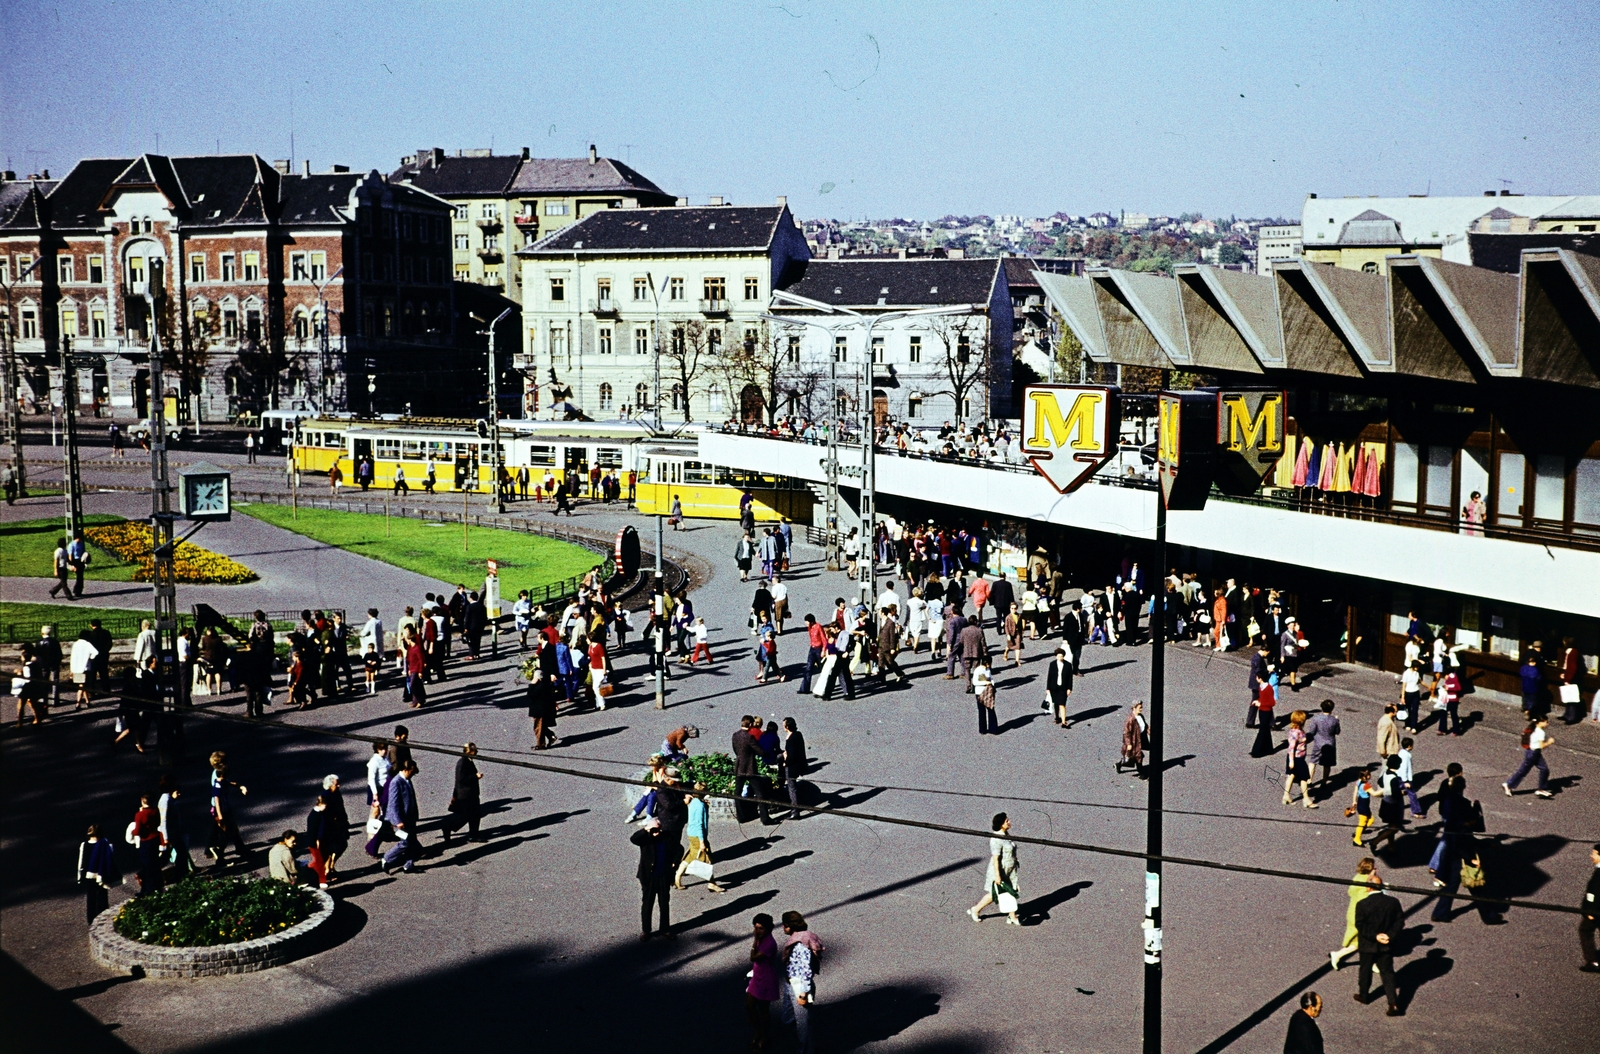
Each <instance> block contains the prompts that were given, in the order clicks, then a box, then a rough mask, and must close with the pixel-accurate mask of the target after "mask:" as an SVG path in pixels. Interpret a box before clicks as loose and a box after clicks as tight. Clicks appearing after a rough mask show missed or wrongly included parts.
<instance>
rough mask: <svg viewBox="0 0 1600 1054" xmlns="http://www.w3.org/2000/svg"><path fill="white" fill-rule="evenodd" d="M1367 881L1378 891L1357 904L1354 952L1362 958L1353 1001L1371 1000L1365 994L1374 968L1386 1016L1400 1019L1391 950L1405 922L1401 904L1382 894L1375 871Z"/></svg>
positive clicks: (1398, 998) (1398, 939)
mask: <svg viewBox="0 0 1600 1054" xmlns="http://www.w3.org/2000/svg"><path fill="white" fill-rule="evenodd" d="M1370 881H1372V882H1373V883H1374V884H1376V885H1377V888H1376V889H1374V890H1373V891H1372V892H1371V893H1369V894H1367V895H1366V897H1364V898H1363V899H1362V900H1361V901H1360V902H1359V903H1357V904H1356V938H1357V941H1356V950H1357V951H1358V952H1359V953H1360V955H1361V959H1360V963H1361V965H1360V970H1359V973H1358V975H1357V978H1356V983H1357V985H1358V987H1359V989H1360V990H1359V991H1358V992H1356V995H1355V1001H1356V1002H1358V1003H1367V1002H1370V1001H1371V1000H1370V998H1369V996H1368V994H1367V993H1368V991H1369V990H1370V989H1371V988H1372V968H1373V967H1374V966H1376V967H1377V968H1378V976H1379V977H1380V978H1381V979H1382V980H1383V995H1384V998H1385V999H1386V1000H1388V1003H1389V1010H1388V1015H1389V1016H1390V1017H1401V1016H1402V1015H1404V1014H1405V1011H1404V1010H1401V1009H1400V993H1399V991H1398V989H1397V988H1396V986H1395V981H1394V950H1395V945H1396V944H1398V943H1399V941H1400V933H1401V931H1402V930H1403V929H1404V928H1405V922H1404V920H1403V919H1402V917H1401V913H1400V902H1399V901H1398V900H1396V899H1395V898H1394V897H1391V896H1390V895H1389V894H1387V893H1385V892H1383V886H1382V885H1381V883H1382V881H1383V880H1382V879H1381V878H1380V877H1379V875H1378V873H1377V872H1376V871H1374V872H1373V873H1372V878H1371V880H1370Z"/></svg>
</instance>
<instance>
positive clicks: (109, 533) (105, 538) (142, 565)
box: [83, 521, 257, 585]
mask: <svg viewBox="0 0 1600 1054" xmlns="http://www.w3.org/2000/svg"><path fill="white" fill-rule="evenodd" d="M83 534H84V537H85V538H87V539H88V540H89V541H90V542H91V543H92V544H94V545H96V546H98V547H99V548H101V549H104V550H106V551H107V552H109V553H113V554H115V555H116V556H118V557H120V558H121V559H123V560H126V561H128V562H129V563H134V564H138V566H139V569H138V570H137V571H135V572H134V574H133V580H134V581H135V582H148V581H150V579H151V578H152V577H153V576H154V574H155V558H154V556H153V555H152V554H151V550H152V549H154V547H155V542H154V541H153V540H152V537H151V533H150V525H149V524H145V523H133V522H131V521H130V522H123V523H113V524H108V525H107V526H104V527H90V528H88V529H86V530H85V531H84V532H83ZM173 565H174V568H175V570H176V572H177V578H178V581H180V582H190V583H211V584H217V585H240V584H242V583H245V582H254V581H255V580H256V577H257V576H256V573H255V572H254V571H252V570H250V569H249V568H248V567H246V566H245V565H244V564H241V563H239V562H238V561H237V560H230V559H229V558H228V557H226V556H223V555H221V554H220V553H214V552H212V551H211V550H209V549H202V548H200V547H199V546H198V545H195V544H193V543H191V542H179V543H178V546H177V548H176V550H174V553H173Z"/></svg>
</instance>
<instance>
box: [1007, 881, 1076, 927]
mask: <svg viewBox="0 0 1600 1054" xmlns="http://www.w3.org/2000/svg"><path fill="white" fill-rule="evenodd" d="M1092 885H1094V883H1093V882H1089V881H1083V882H1074V883H1072V884H1071V885H1066V886H1062V887H1061V888H1060V889H1058V890H1056V891H1055V892H1054V893H1046V894H1045V895H1044V896H1042V897H1035V898H1034V899H1033V900H1030V901H1028V902H1027V903H1026V904H1023V905H1022V906H1021V907H1019V908H1018V909H1017V915H1018V916H1019V917H1020V918H1021V919H1022V924H1023V925H1024V926H1037V925H1039V924H1040V923H1042V922H1048V921H1050V909H1051V908H1057V907H1060V906H1061V905H1062V904H1065V903H1066V902H1067V901H1069V900H1071V899H1073V898H1074V897H1076V896H1077V895H1078V894H1079V893H1082V892H1083V891H1084V890H1086V889H1088V888H1089V887H1090V886H1092Z"/></svg>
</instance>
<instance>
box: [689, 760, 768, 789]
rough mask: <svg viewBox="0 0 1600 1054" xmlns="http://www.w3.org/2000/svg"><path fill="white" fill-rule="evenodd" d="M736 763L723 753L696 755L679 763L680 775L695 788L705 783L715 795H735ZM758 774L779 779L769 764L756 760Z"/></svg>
mask: <svg viewBox="0 0 1600 1054" xmlns="http://www.w3.org/2000/svg"><path fill="white" fill-rule="evenodd" d="M734 770H735V763H734V760H733V755H731V754H724V753H723V752H721V751H713V752H712V753H710V754H696V755H694V756H693V757H691V758H690V759H689V760H688V761H680V762H678V775H679V777H680V778H681V779H682V780H683V782H684V784H685V785H686V786H689V787H693V786H694V785H695V784H696V783H704V784H705V785H706V790H708V791H710V792H711V793H713V794H733V793H736V792H735V790H734V786H733V783H734V780H733V776H734ZM756 772H757V773H758V774H760V775H761V776H764V777H766V778H767V779H769V780H775V779H777V778H778V774H777V772H775V771H774V770H773V769H772V768H771V767H770V766H768V765H767V763H766V762H765V761H763V760H761V759H760V758H759V757H758V758H756Z"/></svg>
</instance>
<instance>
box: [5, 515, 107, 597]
mask: <svg viewBox="0 0 1600 1054" xmlns="http://www.w3.org/2000/svg"><path fill="white" fill-rule="evenodd" d="M83 522H84V525H85V526H88V527H96V526H100V525H103V524H109V523H121V522H123V521H122V517H121V516H106V515H98V514H97V515H94V516H85V517H84V518H83ZM64 534H65V529H64V528H63V527H62V524H61V517H59V516H52V517H50V518H49V519H47V520H21V521H18V522H15V523H0V575H6V576H8V577H15V578H54V577H55V571H54V570H53V569H52V562H51V556H52V554H54V553H55V551H56V542H57V541H59V540H60V539H61V538H62V537H63V536H64ZM89 548H90V552H91V559H90V561H89V567H88V569H87V570H85V571H84V573H83V577H84V578H90V579H94V580H95V581H97V582H132V581H133V573H134V572H135V571H137V570H138V569H139V568H138V565H137V564H130V563H125V562H123V561H122V560H119V559H117V558H116V557H115V556H113V555H111V554H110V553H108V552H106V551H105V550H104V549H101V548H100V547H99V546H94V545H91V546H90V547H89Z"/></svg>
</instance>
